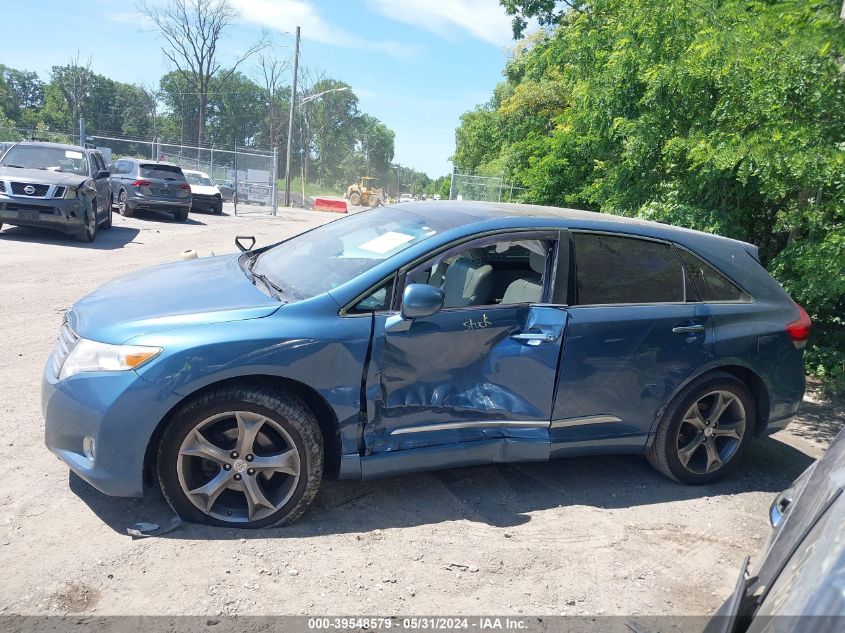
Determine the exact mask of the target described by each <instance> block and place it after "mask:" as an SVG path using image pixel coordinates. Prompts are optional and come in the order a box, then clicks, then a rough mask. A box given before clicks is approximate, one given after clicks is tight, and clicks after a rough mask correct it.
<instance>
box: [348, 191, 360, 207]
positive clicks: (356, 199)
mask: <svg viewBox="0 0 845 633" xmlns="http://www.w3.org/2000/svg"><path fill="white" fill-rule="evenodd" d="M349 204H351V205H352V206H353V207H357V206H358V205H360V204H361V194H360V193H358V192H357V191H353V192H352V193H350V194H349Z"/></svg>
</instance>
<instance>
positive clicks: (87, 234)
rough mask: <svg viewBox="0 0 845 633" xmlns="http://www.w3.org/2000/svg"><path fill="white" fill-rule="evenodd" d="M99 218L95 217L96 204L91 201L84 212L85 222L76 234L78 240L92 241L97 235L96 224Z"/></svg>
mask: <svg viewBox="0 0 845 633" xmlns="http://www.w3.org/2000/svg"><path fill="white" fill-rule="evenodd" d="M98 223H99V220H98V218H97V204H96V203H93V204H92V205H91V206H90V207H89V208H88V211H86V212H85V222H84V226H83V228H82V230H81V231H80V232H79V233H77V234H76V240H77V241H78V242H93V241H94V238H96V237H97V225H98Z"/></svg>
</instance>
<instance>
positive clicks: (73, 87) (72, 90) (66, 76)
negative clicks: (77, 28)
mask: <svg viewBox="0 0 845 633" xmlns="http://www.w3.org/2000/svg"><path fill="white" fill-rule="evenodd" d="M93 81H94V73H93V72H91V58H88V61H87V62H86V63H85V65H84V66H83V65H82V64H80V63H79V52H77V53H76V56H75V57H72V58H71V59H70V62H69V63H68V64H66V65H65V66H53V69H52V71H51V72H50V83H52V84H53V85H54V86H55V87H56V88H58V89H59V90H60V91H61V93H62V95H64V98H65V100H66V101H67V104H68V106H69V107H70V120H71V126H72V127H74V128H75V126H76V124H77V122H78V121H79V117H80V115H81V114H82V105H83V104H84V103H85V99H86V98H87V97H88V92H89V91H90V90H91V84H92V83H93ZM82 142H84V140H83V139H80V143H82Z"/></svg>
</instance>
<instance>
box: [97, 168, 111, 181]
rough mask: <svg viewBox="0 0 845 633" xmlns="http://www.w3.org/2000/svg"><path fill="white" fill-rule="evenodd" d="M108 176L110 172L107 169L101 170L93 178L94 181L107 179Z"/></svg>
mask: <svg viewBox="0 0 845 633" xmlns="http://www.w3.org/2000/svg"><path fill="white" fill-rule="evenodd" d="M109 176H111V172H110V171H109V170H108V169H101V170H100V171H98V172H97V174H96V175H95V176H94V179H95V180H99V179H100V178H108V177H109Z"/></svg>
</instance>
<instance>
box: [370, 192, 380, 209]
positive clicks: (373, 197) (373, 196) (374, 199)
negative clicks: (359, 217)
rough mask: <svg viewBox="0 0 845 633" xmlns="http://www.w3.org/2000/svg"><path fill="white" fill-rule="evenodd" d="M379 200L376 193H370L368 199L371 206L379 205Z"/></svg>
mask: <svg viewBox="0 0 845 633" xmlns="http://www.w3.org/2000/svg"><path fill="white" fill-rule="evenodd" d="M378 201H379V197H378V196H377V195H376V194H374V193H372V194H370V197H369V199H368V200H367V202H368V203H369V206H371V207H377V206H378Z"/></svg>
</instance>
